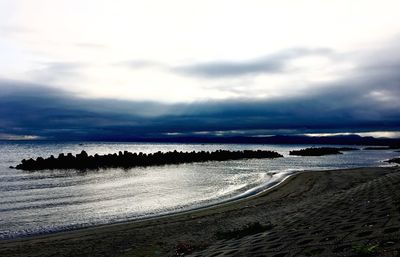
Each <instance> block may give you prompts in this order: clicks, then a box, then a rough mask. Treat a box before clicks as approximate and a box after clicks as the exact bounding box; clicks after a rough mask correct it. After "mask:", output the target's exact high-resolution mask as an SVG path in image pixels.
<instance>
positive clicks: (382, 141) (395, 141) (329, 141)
mask: <svg viewBox="0 0 400 257" xmlns="http://www.w3.org/2000/svg"><path fill="white" fill-rule="evenodd" d="M90 141H130V142H153V143H157V142H160V143H161V142H162V143H227V144H311V145H322V144H323V145H372V146H379V145H388V146H396V145H397V146H399V145H400V138H374V137H361V136H358V135H343V136H323V137H311V136H297V135H296V136H291V135H276V136H270V137H200V136H199V137H194V136H192V137H189V136H177V137H159V138H137V137H129V136H128V137H126V136H124V137H121V138H115V137H110V138H108V137H103V138H91V140H90Z"/></svg>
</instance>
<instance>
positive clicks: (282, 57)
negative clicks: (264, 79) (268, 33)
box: [173, 48, 332, 78]
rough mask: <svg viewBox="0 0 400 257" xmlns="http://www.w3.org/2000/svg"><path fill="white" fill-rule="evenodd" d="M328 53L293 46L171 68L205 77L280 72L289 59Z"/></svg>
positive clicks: (329, 51)
mask: <svg viewBox="0 0 400 257" xmlns="http://www.w3.org/2000/svg"><path fill="white" fill-rule="evenodd" d="M330 54H332V50H330V49H327V48H315V49H308V48H293V49H287V50H284V51H282V52H279V53H277V54H273V55H269V56H265V57H262V58H257V59H252V60H247V61H237V62H235V61H213V62H205V63H197V64H193V65H187V66H180V67H175V68H173V70H174V71H176V72H178V73H182V74H185V75H193V76H199V77H206V78H218V77H237V76H243V75H248V74H257V73H276V72H282V71H284V70H285V69H286V66H287V63H288V61H290V60H293V59H296V58H300V57H304V56H308V55H330Z"/></svg>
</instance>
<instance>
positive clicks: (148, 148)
mask: <svg viewBox="0 0 400 257" xmlns="http://www.w3.org/2000/svg"><path fill="white" fill-rule="evenodd" d="M304 147H307V146H304V145H303V146H299V145H291V146H288V145H237V144H225V145H217V144H204V145H202V144H136V143H83V145H80V144H79V143H0V153H1V155H0V238H9V237H14V236H23V235H30V234H36V233H46V232H51V231H58V230H64V229H71V228H77V227H82V226H92V225H99V224H107V223H112V222H120V221H125V220H131V219H137V218H143V217H149V216H152V215H160V214H165V213H169V212H177V211H182V210H185V209H191V208H198V207H201V206H206V205H209V204H215V203H218V202H221V201H226V200H229V199H232V198H234V197H237V196H241V195H244V194H247V193H255V192H258V191H260V190H262V189H265V188H266V187H268V184H272V183H275V182H277V181H279V180H281V179H283V178H285V177H286V176H287V175H288V174H290V173H293V172H296V171H299V170H321V169H335V168H352V167H363V166H378V165H382V164H383V163H382V162H381V161H382V160H385V159H388V158H392V157H395V156H398V153H395V152H392V151H352V152H345V154H343V155H335V156H323V157H292V156H288V153H289V151H290V150H293V149H299V148H304ZM218 149H226V150H245V149H246V150H256V149H266V150H274V151H277V152H279V153H281V154H283V155H284V156H285V158H279V159H274V160H269V159H252V160H237V161H225V162H205V163H193V164H180V165H166V166H159V167H148V168H132V169H129V170H122V169H109V170H99V171H95V172H89V173H87V174H79V173H77V172H75V171H43V172H34V173H30V172H26V171H20V170H12V169H9V168H8V166H10V165H16V164H17V163H18V162H19V161H20V160H21V159H23V158H30V157H38V156H43V157H48V156H50V155H51V154H53V155H58V154H59V153H61V152H64V153H67V152H71V153H73V154H76V153H79V152H80V151H82V150H85V151H87V152H88V153H89V154H95V153H98V154H106V153H114V152H118V151H124V150H126V151H131V152H139V151H141V152H145V153H150V152H156V151H164V152H165V151H173V150H178V151H193V150H194V151H201V150H206V151H214V150H218Z"/></svg>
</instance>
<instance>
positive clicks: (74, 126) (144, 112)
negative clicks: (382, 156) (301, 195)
mask: <svg viewBox="0 0 400 257" xmlns="http://www.w3.org/2000/svg"><path fill="white" fill-rule="evenodd" d="M398 10H400V3H399V2H398V1H395V0H393V1H390V0H379V1H368V0H362V1H361V0H360V1H356V0H343V1H342V0H335V1H317V0H315V1H312V0H299V1H289V0H280V1H269V0H263V1H256V0H246V1H232V0H230V1H219V0H212V1H207V0H202V1H188V0H182V1H179V0H170V1H155V0H148V1H132V0H113V1H112V0H84V1H82V0H35V1H31V0H0V56H1V58H0V139H1V138H3V139H4V138H6V139H19V138H25V139H34V138H49V139H63V138H64V139H74V138H77V139H87V138H95V137H96V136H100V137H101V136H107V137H112V136H113V135H114V136H124V135H130V137H132V135H134V136H138V137H142V136H146V137H149V136H160V135H164V136H173V135H205V134H212V135H231V134H234V135H237V134H239V135H255V136H259V135H267V134H268V135H269V134H277V133H278V134H282V133H286V134H296V133H347V132H364V133H365V132H368V133H371V132H374V133H375V132H382V131H386V132H385V134H382V133H381V135H386V136H388V135H389V136H391V135H400V134H398V133H397V132H396V131H399V130H400V112H399V111H398V110H399V108H400V101H399V96H400V72H399V70H400V15H398V13H399V12H398ZM378 134H379V133H378Z"/></svg>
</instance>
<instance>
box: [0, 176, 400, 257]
mask: <svg viewBox="0 0 400 257" xmlns="http://www.w3.org/2000/svg"><path fill="white" fill-rule="evenodd" d="M399 171H400V169H399V168H360V169H353V170H334V171H318V172H316V171H313V172H304V173H301V174H298V175H296V176H293V177H291V178H289V179H287V180H286V181H285V182H283V183H282V184H281V185H279V186H278V187H276V188H274V189H272V190H269V191H267V192H265V193H262V194H259V195H257V196H253V197H250V198H246V199H242V200H239V201H236V202H231V203H227V204H223V205H219V206H216V207H213V208H208V209H203V210H197V211H192V212H187V213H182V214H177V215H173V216H168V217H162V218H155V219H152V220H146V221H137V222H127V223H123V224H115V225H107V226H102V227H95V228H89V229H82V230H76V231H70V232H62V233H57V234H51V235H45V236H38V237H32V238H25V239H17V240H8V241H0V256H1V257H8V256H177V255H176V254H175V249H176V246H177V245H178V244H180V243H184V244H186V245H190V247H192V248H193V249H194V251H193V253H192V255H190V256H260V257H261V256H274V257H284V256H386V257H387V256H399V253H400V172H399ZM253 222H259V223H261V224H263V225H267V224H272V228H270V229H269V230H267V231H264V232H259V233H249V234H247V235H244V236H243V235H242V236H241V237H240V238H233V239H217V236H216V235H217V233H218V232H227V231H232V230H236V231H240V230H242V229H243V228H244V227H245V226H246V225H248V224H250V223H253ZM362 252H370V253H371V254H370V255H361V253H362ZM185 256H186V255H185Z"/></svg>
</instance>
